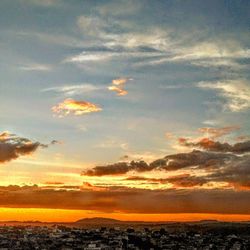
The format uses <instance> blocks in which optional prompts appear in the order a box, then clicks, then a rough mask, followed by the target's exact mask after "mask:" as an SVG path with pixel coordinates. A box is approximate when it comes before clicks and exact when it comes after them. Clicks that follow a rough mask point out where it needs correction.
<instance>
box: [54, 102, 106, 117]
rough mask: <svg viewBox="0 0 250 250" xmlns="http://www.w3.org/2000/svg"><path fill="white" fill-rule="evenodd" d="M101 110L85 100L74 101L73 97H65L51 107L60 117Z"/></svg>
mask: <svg viewBox="0 0 250 250" xmlns="http://www.w3.org/2000/svg"><path fill="white" fill-rule="evenodd" d="M101 110H102V108H101V107H99V106H98V105H96V104H93V103H90V102H86V101H76V100H73V99H66V100H64V101H63V102H61V103H59V104H57V105H56V106H53V107H52V111H53V112H54V113H55V114H58V115H59V116H60V117H63V116H66V115H69V114H73V115H85V114H89V113H93V112H100V111H101Z"/></svg>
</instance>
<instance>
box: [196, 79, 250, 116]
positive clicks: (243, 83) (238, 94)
mask: <svg viewBox="0 0 250 250" xmlns="http://www.w3.org/2000/svg"><path fill="white" fill-rule="evenodd" d="M197 86H198V87H199V88H201V89H210V90H215V91H217V92H218V95H219V96H221V97H222V98H224V99H225V105H224V107H225V109H227V110H230V111H232V112H240V111H245V110H247V109H249V108H250V83H249V82H248V81H247V80H228V81H218V82H199V83H198V84H197Z"/></svg>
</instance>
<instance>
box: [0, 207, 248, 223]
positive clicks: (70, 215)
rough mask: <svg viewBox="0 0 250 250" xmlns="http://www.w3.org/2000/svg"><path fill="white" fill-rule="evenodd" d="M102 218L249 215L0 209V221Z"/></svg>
mask: <svg viewBox="0 0 250 250" xmlns="http://www.w3.org/2000/svg"><path fill="white" fill-rule="evenodd" d="M93 217H104V218H111V219H117V220H121V221H145V222H164V221H166V222H171V221H173V222H175V221H176V222H186V221H200V220H218V221H227V222H230V221H232V222H239V221H250V215H249V214H198V213H193V214H191V213H179V214H177V213H176V214H174V213H173V214H136V213H131V214H128V213H100V212H94V211H86V210H66V209H39V208H0V221H2V222H4V221H41V222H74V221H77V220H80V219H84V218H93Z"/></svg>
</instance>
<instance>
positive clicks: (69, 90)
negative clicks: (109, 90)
mask: <svg viewBox="0 0 250 250" xmlns="http://www.w3.org/2000/svg"><path fill="white" fill-rule="evenodd" d="M100 89H103V87H100V86H95V85H93V84H90V83H84V84H77V85H64V86H58V87H51V88H46V89H43V90H42V92H50V91H52V92H58V93H62V94H63V95H65V96H73V95H79V94H83V93H89V92H93V91H96V90H100Z"/></svg>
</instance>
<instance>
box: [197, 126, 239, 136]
mask: <svg viewBox="0 0 250 250" xmlns="http://www.w3.org/2000/svg"><path fill="white" fill-rule="evenodd" d="M239 129H240V126H228V127H223V128H212V127H204V128H199V132H201V133H203V134H206V135H207V136H208V135H209V137H211V138H213V139H214V138H219V137H222V136H224V135H228V134H230V133H232V132H234V131H236V130H239Z"/></svg>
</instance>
